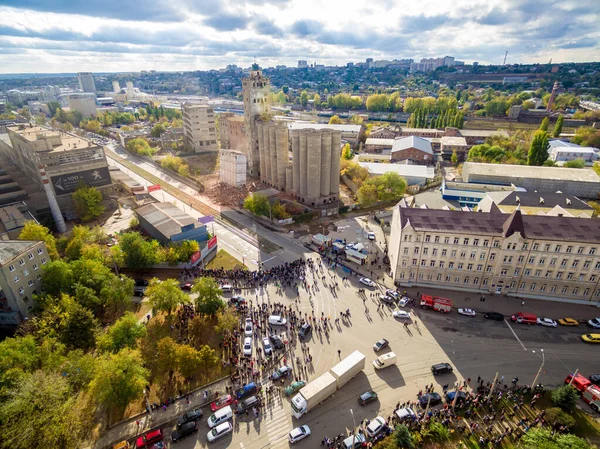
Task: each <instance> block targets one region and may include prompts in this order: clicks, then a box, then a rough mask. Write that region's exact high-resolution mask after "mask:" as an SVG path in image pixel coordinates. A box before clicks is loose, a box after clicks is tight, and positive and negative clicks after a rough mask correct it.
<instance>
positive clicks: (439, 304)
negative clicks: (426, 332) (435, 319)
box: [420, 295, 452, 313]
mask: <svg viewBox="0 0 600 449" xmlns="http://www.w3.org/2000/svg"><path fill="white" fill-rule="evenodd" d="M420 304H421V308H423V309H433V310H435V311H436V312H442V313H450V311H451V310H452V300H451V299H448V298H440V297H439V296H435V297H434V296H429V295H421V303H420Z"/></svg>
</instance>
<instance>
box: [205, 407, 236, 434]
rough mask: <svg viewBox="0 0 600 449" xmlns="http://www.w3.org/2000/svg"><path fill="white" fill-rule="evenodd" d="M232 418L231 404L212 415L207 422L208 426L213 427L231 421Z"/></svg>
mask: <svg viewBox="0 0 600 449" xmlns="http://www.w3.org/2000/svg"><path fill="white" fill-rule="evenodd" d="M231 418H233V410H231V406H229V405H228V406H227V407H223V408H222V409H221V410H217V411H216V412H214V413H213V414H212V415H210V416H209V417H208V420H207V421H206V422H207V424H208V427H210V428H211V429H212V428H213V427H215V426H218V425H219V424H221V423H224V422H225V421H229V420H230V419H231Z"/></svg>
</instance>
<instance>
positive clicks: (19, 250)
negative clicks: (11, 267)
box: [0, 240, 40, 267]
mask: <svg viewBox="0 0 600 449" xmlns="http://www.w3.org/2000/svg"><path fill="white" fill-rule="evenodd" d="M38 243H40V242H36V241H29V240H0V267H3V266H4V265H6V264H7V263H9V262H10V261H12V260H13V259H15V258H17V257H19V256H20V255H21V254H23V253H25V252H27V251H29V250H31V249H32V248H34V247H35V246H36V245H37V244H38Z"/></svg>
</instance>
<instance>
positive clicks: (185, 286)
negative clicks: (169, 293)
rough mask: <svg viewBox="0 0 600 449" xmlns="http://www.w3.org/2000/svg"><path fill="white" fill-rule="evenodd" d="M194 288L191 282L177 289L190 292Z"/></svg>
mask: <svg viewBox="0 0 600 449" xmlns="http://www.w3.org/2000/svg"><path fill="white" fill-rule="evenodd" d="M193 286H194V284H192V283H191V282H187V283H185V284H181V285H180V286H179V288H181V290H183V291H186V292H189V291H192V287H193Z"/></svg>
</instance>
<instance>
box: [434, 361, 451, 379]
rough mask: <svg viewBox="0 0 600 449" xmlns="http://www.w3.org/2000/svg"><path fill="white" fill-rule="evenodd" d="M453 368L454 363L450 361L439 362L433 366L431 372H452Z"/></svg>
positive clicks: (436, 373) (435, 373)
mask: <svg viewBox="0 0 600 449" xmlns="http://www.w3.org/2000/svg"><path fill="white" fill-rule="evenodd" d="M452 370H453V368H452V365H450V364H449V363H437V364H435V365H433V366H432V367H431V372H432V373H433V375H434V376H435V375H438V374H444V373H451V372H452Z"/></svg>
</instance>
